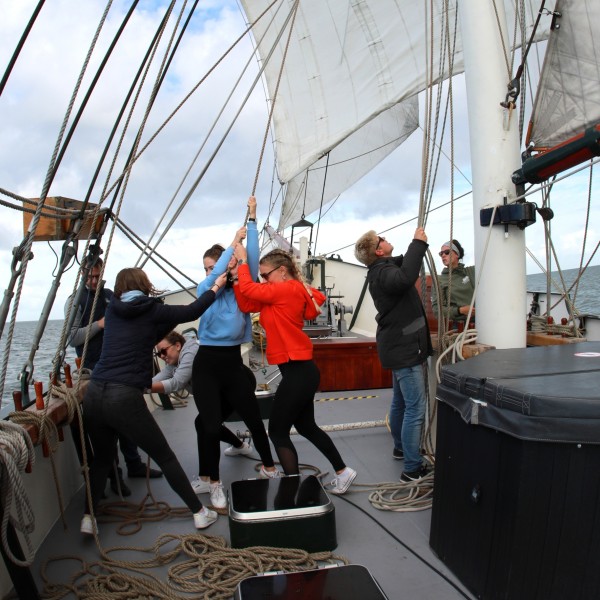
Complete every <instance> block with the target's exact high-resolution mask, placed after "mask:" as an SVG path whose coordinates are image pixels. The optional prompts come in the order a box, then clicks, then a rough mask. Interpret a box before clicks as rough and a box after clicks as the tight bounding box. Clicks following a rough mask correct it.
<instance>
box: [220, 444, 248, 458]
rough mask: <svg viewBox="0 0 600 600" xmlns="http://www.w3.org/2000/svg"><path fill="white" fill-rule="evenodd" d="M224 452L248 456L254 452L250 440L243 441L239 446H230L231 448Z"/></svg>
mask: <svg viewBox="0 0 600 600" xmlns="http://www.w3.org/2000/svg"><path fill="white" fill-rule="evenodd" d="M223 454H225V456H248V454H252V446H251V445H250V444H249V443H248V442H242V445H241V446H240V447H239V448H236V447H235V446H229V448H227V449H225V450H224V452H223Z"/></svg>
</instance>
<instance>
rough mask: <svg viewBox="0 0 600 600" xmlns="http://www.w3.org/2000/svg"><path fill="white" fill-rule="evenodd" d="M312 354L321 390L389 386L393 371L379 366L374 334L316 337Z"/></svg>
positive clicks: (364, 388) (366, 388) (365, 388)
mask: <svg viewBox="0 0 600 600" xmlns="http://www.w3.org/2000/svg"><path fill="white" fill-rule="evenodd" d="M313 358H314V361H315V363H316V364H317V366H318V367H319V370H320V371H321V382H320V384H319V391H321V392H329V391H335V390H368V389H371V388H374V389H378V388H389V387H392V372H391V371H389V370H387V369H384V368H383V367H382V366H381V363H380V362H379V356H378V355H377V345H376V343H375V338H351V337H340V338H329V339H315V340H313Z"/></svg>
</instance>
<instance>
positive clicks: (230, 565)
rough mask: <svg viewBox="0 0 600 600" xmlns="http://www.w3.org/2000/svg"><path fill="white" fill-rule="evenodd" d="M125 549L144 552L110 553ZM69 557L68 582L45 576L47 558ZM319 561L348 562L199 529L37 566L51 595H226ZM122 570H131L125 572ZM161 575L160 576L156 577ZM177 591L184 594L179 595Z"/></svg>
mask: <svg viewBox="0 0 600 600" xmlns="http://www.w3.org/2000/svg"><path fill="white" fill-rule="evenodd" d="M127 552H138V553H143V554H148V555H149V556H150V558H148V559H146V560H140V561H135V560H131V561H123V560H118V559H116V558H113V557H114V555H115V554H119V555H122V554H123V553H127ZM178 559H180V560H179V562H177V563H176V564H174V565H172V566H170V567H169V569H168V576H167V577H164V576H162V577H161V576H159V575H158V574H153V573H150V572H146V570H147V569H154V568H158V567H164V566H166V565H168V564H169V563H172V562H174V561H175V560H178ZM66 560H70V561H71V560H73V561H78V562H80V564H81V568H80V570H79V572H77V573H74V574H73V575H72V576H71V578H70V582H69V583H64V584H63V583H54V582H51V581H50V580H49V577H48V567H49V566H50V564H51V563H57V562H60V561H66ZM323 563H328V564H336V565H337V564H340V563H342V564H348V560H347V559H346V558H345V557H343V556H336V555H334V554H332V553H331V552H317V553H309V552H306V551H304V550H299V549H288V548H271V547H265V546H253V547H250V548H242V549H239V548H229V547H228V546H227V542H226V541H225V539H224V538H222V537H220V536H205V535H201V534H199V533H196V534H192V535H183V536H177V535H172V534H165V535H163V536H161V537H159V538H158V539H157V541H156V543H155V544H154V545H153V546H150V547H133V546H130V547H115V548H112V549H110V550H107V551H105V552H104V560H103V561H101V562H93V563H86V562H85V561H83V560H82V559H81V557H79V556H66V555H64V556H59V557H54V558H52V559H50V560H49V561H47V562H46V563H45V564H44V565H43V567H42V579H43V581H44V597H45V598H49V599H52V600H58V599H59V598H64V597H65V596H66V595H67V594H73V595H74V596H75V597H76V598H90V597H94V598H107V599H110V598H142V597H151V598H169V599H175V598H189V594H194V597H197V598H203V599H205V600H229V599H230V598H231V597H232V596H233V594H234V592H235V589H236V587H237V585H238V584H239V582H240V581H242V580H243V579H246V578H247V577H251V576H253V575H258V574H260V573H265V572H270V571H303V570H309V569H315V568H317V567H319V566H321V565H322V564H323ZM124 570H127V571H130V572H131V573H126V572H124ZM159 577H160V578H159ZM179 592H181V593H183V594H185V595H178V593H179Z"/></svg>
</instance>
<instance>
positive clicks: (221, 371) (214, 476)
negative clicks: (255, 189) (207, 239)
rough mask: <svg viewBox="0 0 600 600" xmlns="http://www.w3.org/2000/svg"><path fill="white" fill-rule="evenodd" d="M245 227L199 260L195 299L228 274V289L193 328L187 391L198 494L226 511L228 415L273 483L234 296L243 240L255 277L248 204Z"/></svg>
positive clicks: (243, 317) (252, 206)
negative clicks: (223, 443) (238, 420)
mask: <svg viewBox="0 0 600 600" xmlns="http://www.w3.org/2000/svg"><path fill="white" fill-rule="evenodd" d="M248 209H249V213H248V214H249V217H248V227H247V228H246V227H242V228H240V229H239V230H238V231H237V233H236V235H235V237H234V239H233V241H232V243H231V246H229V248H227V249H225V248H223V247H222V246H219V245H215V246H212V248H209V249H208V250H207V251H206V252H205V253H204V257H203V262H204V271H205V272H206V279H205V280H204V281H202V282H200V283H199V284H198V292H197V294H198V296H200V295H201V294H203V293H204V292H205V291H206V290H207V289H210V287H211V285H213V284H214V282H215V281H216V280H217V278H218V277H219V276H220V275H222V274H223V273H225V272H229V279H228V283H227V285H225V286H224V287H223V289H221V290H219V293H218V294H217V298H216V300H215V302H214V303H213V304H212V306H211V307H210V308H209V309H208V310H207V311H206V312H205V313H204V314H203V316H202V319H201V320H200V323H199V325H198V339H199V340H200V348H199V349H198V352H197V354H196V358H195V359H194V366H193V370H192V388H193V392H194V401H195V402H196V407H197V408H198V414H199V416H200V419H197V423H198V425H197V427H196V430H197V433H198V447H199V451H200V452H199V453H200V456H199V462H200V483H201V484H202V483H203V484H204V486H205V487H202V486H197V488H198V493H203V492H209V493H210V500H211V505H212V506H213V507H214V508H220V509H223V508H225V507H226V506H227V501H226V499H225V494H224V492H223V484H222V483H221V479H220V475H219V460H220V456H221V448H220V444H219V439H220V433H221V424H222V423H223V421H224V419H225V418H226V417H227V416H228V415H229V414H231V412H232V411H233V410H235V411H237V412H238V414H239V415H240V416H241V417H242V419H243V421H244V423H245V424H246V426H247V427H248V429H249V430H250V433H251V434H252V438H253V439H254V445H255V446H256V450H257V452H258V454H259V455H260V458H261V460H262V462H263V466H262V468H261V471H260V476H261V477H278V476H279V475H280V473H279V471H278V470H277V469H276V468H275V463H274V462H273V457H272V455H271V448H270V446H269V438H268V437H267V432H266V431H265V426H264V424H263V422H262V419H261V416H260V410H259V407H258V402H257V400H256V396H255V382H254V381H251V379H250V378H249V376H248V375H249V374H248V370H247V368H246V367H245V366H244V364H243V362H242V354H241V345H242V344H244V343H246V342H250V341H252V322H251V319H250V315H248V314H244V313H243V312H242V311H241V310H240V309H239V307H238V305H237V301H236V299H235V294H234V292H233V282H234V280H235V278H236V274H237V267H238V261H237V259H236V258H235V257H234V256H233V249H234V247H235V245H236V244H237V243H239V242H240V241H242V240H243V239H244V238H245V237H246V235H247V237H248V264H249V266H250V271H251V273H252V274H253V276H254V278H256V277H257V276H258V259H259V247H258V229H257V227H256V199H255V198H254V197H253V196H251V197H250V199H249V200H248Z"/></svg>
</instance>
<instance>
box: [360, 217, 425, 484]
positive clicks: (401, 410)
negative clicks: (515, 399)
mask: <svg viewBox="0 0 600 600" xmlns="http://www.w3.org/2000/svg"><path fill="white" fill-rule="evenodd" d="M427 247H428V244H427V235H426V234H425V230H424V229H423V228H422V227H418V228H417V230H416V231H415V237H414V239H413V241H412V242H411V244H410V245H409V247H408V250H407V251H406V254H405V255H404V256H402V255H400V256H397V257H394V256H392V252H393V250H394V246H392V244H390V242H388V241H387V240H386V239H385V238H384V237H381V236H378V235H377V233H375V231H368V232H367V233H365V234H364V235H362V236H361V237H360V238H359V240H358V241H357V242H356V245H355V248H354V255H355V256H356V258H357V259H358V260H359V261H360V262H361V263H363V264H364V265H366V266H367V267H368V272H367V281H368V283H369V292H370V293H371V296H372V297H373V302H374V304H375V308H376V309H377V316H376V320H377V333H376V339H377V353H378V354H379V360H380V361H381V365H382V366H383V368H385V369H391V371H392V381H393V384H394V386H393V390H394V391H393V397H392V406H391V408H390V428H391V431H392V437H393V438H394V452H393V456H394V458H398V459H402V458H403V459H404V471H403V472H402V474H401V476H400V481H404V482H410V481H416V480H418V479H421V478H422V477H424V476H425V475H426V474H427V467H426V466H425V465H424V464H423V460H422V458H421V453H420V447H421V446H420V444H421V433H422V429H423V422H424V420H425V409H426V405H427V393H426V388H425V385H426V379H425V375H424V372H423V364H424V363H425V362H426V361H427V357H428V356H430V355H431V354H432V353H433V349H432V346H431V336H430V334H429V325H428V324H427V318H426V316H425V309H424V308H423V303H422V302H421V298H420V296H419V293H418V292H417V289H416V287H415V283H416V281H417V279H418V278H419V273H420V270H421V264H422V262H423V257H424V256H425V251H426V250H427Z"/></svg>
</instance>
